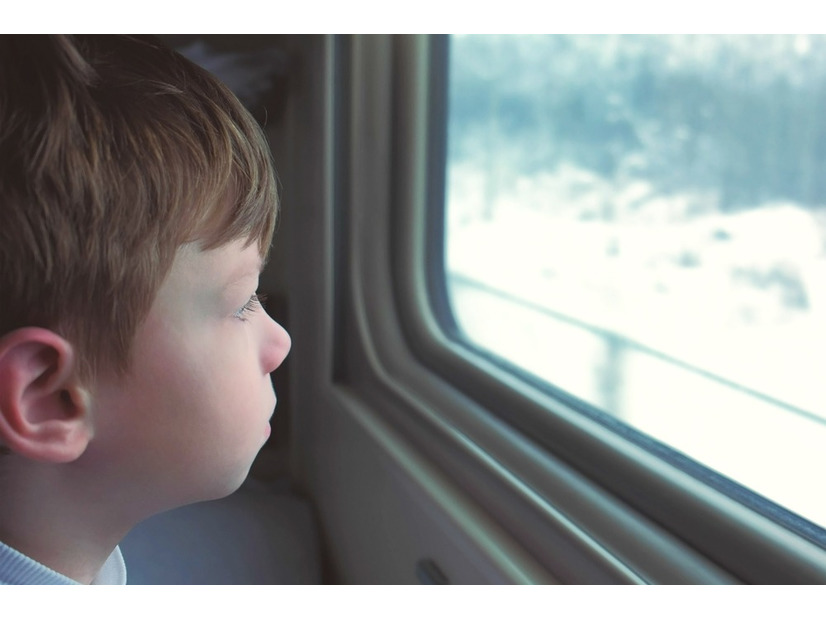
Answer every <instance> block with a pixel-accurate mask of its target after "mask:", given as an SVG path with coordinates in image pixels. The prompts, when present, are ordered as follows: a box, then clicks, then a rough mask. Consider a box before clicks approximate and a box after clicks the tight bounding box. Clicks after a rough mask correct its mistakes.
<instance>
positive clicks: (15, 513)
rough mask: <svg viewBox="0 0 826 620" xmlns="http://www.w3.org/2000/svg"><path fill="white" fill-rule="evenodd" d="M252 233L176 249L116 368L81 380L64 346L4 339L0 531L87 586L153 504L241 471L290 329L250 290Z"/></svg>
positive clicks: (262, 424) (269, 406) (204, 496)
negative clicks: (210, 246) (248, 240)
mask: <svg viewBox="0 0 826 620" xmlns="http://www.w3.org/2000/svg"><path fill="white" fill-rule="evenodd" d="M260 269H261V260H260V256H259V253H258V249H257V246H256V244H254V243H253V244H251V245H249V246H246V247H245V244H244V243H243V242H240V241H239V242H233V243H230V244H227V245H226V246H223V247H220V248H217V249H215V250H210V251H206V252H204V251H201V250H200V249H199V248H198V246H197V244H188V245H185V246H183V247H182V248H181V249H179V251H178V254H177V256H176V259H175V262H174V264H173V267H172V269H171V271H170V273H169V274H168V276H167V278H166V279H165V280H164V282H163V284H162V286H161V287H160V290H159V291H158V294H157V296H156V298H155V300H154V302H153V305H152V307H151V309H150V311H149V314H148V315H147V317H146V319H145V320H144V322H143V323H142V324H141V326H140V327H139V329H138V332H137V333H136V336H135V340H134V345H133V351H132V359H131V363H130V367H129V371H128V372H127V373H126V375H125V376H118V375H116V374H115V373H111V372H103V373H101V374H100V375H99V377H98V379H97V380H96V381H95V382H94V384H93V385H90V386H86V385H82V384H80V383H79V382H78V381H77V379H76V378H75V373H74V364H75V359H74V351H73V348H72V346H71V344H70V343H68V342H66V341H65V340H63V339H62V338H60V337H59V336H58V335H56V334H54V333H53V332H50V331H48V330H43V329H38V328H25V329H23V330H17V331H16V332H12V333H11V334H7V335H6V336H4V337H3V338H0V438H2V441H3V443H4V444H5V445H6V446H8V447H9V448H11V449H12V451H13V452H14V453H15V454H13V455H12V456H9V457H4V459H0V497H3V502H2V504H0V540H2V541H3V542H5V543H6V544H8V545H10V546H12V547H14V548H16V549H17V550H19V551H21V552H22V553H24V554H26V555H28V556H30V557H32V558H34V559H36V560H38V561H39V562H41V563H42V564H45V565H46V566H49V567H51V568H53V569H55V570H57V571H58V572H61V573H63V574H65V575H67V576H69V577H71V578H73V579H75V580H77V581H80V582H81V583H89V582H90V581H91V580H92V579H93V577H94V576H95V574H97V572H98V570H99V569H100V567H101V566H102V565H103V562H104V561H105V560H106V558H107V557H108V556H109V554H110V553H111V552H112V549H113V548H114V546H115V545H117V544H118V542H119V541H120V540H121V539H122V538H123V536H124V535H125V534H126V533H127V532H128V531H129V530H130V529H131V528H132V527H133V526H134V525H135V524H137V523H138V522H140V521H141V520H143V519H145V518H146V517H148V516H151V515H152V514H155V513H158V512H161V511H163V510H168V509H170V508H174V507H176V506H181V505H184V504H188V503H192V502H196V501H202V500H208V499H215V498H219V497H223V496H225V495H228V494H229V493H231V492H233V491H234V490H235V489H237V488H238V486H239V485H240V484H241V482H243V480H244V478H245V477H246V475H247V473H248V472H249V468H250V466H251V464H252V461H253V459H254V457H255V455H256V454H257V452H258V451H259V450H260V448H261V447H262V445H263V444H264V442H265V441H266V439H267V437H268V436H269V419H270V417H271V415H272V413H273V410H274V407H275V402H276V398H275V393H274V391H273V388H272V383H271V381H270V377H269V373H270V372H272V371H273V370H275V369H276V368H277V367H278V366H279V365H280V364H281V363H282V362H283V360H284V358H285V357H286V356H287V353H288V352H289V349H290V338H289V335H288V334H287V332H286V331H285V330H284V329H283V328H282V327H281V326H280V325H278V324H277V323H276V322H275V321H273V320H272V319H271V318H270V317H269V316H268V315H267V314H266V312H264V310H263V308H261V307H260V304H258V303H257V302H256V301H255V297H254V293H255V290H256V288H257V286H258V276H259V272H260Z"/></svg>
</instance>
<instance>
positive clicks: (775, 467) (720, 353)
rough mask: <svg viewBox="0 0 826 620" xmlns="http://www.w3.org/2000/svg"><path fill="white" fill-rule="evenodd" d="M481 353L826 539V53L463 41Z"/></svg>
mask: <svg viewBox="0 0 826 620" xmlns="http://www.w3.org/2000/svg"><path fill="white" fill-rule="evenodd" d="M450 75H451V83H450V102H449V109H450V117H449V126H448V135H449V139H448V190H447V215H446V217H447V238H446V244H447V245H446V257H447V258H446V260H447V278H448V285H449V286H448V289H449V295H450V298H451V303H452V307H453V311H454V314H455V316H456V320H457V323H458V324H459V326H460V329H461V330H462V331H463V332H464V335H465V336H466V338H467V339H468V340H469V341H471V342H473V343H474V344H476V345H477V346H480V347H482V348H484V349H487V350H489V351H491V352H493V353H495V354H496V355H498V356H501V357H503V358H505V359H507V360H509V361H511V362H512V363H514V364H516V365H518V366H520V367H522V368H524V369H525V370H526V371H528V372H530V373H532V374H534V375H536V376H537V377H540V378H542V379H543V380H545V381H547V382H548V383H550V384H553V385H554V386H556V387H558V388H560V389H562V390H564V391H566V392H568V393H570V394H571V395H573V396H576V397H577V398H579V399H581V400H583V401H586V402H588V403H590V404H592V405H594V406H596V407H599V408H600V409H602V410H603V411H605V412H606V413H609V414H611V415H613V416H615V417H617V418H618V419H620V420H622V421H623V422H625V423H627V424H629V425H631V426H634V427H636V428H638V429H639V430H641V431H643V432H644V433H646V434H648V435H650V436H652V437H655V438H657V439H659V440H661V441H663V442H665V443H667V444H669V445H671V446H672V447H674V448H675V449H677V450H679V451H681V452H684V453H685V454H687V455H689V456H691V457H692V458H694V459H696V460H698V461H701V462H702V463H704V464H705V465H707V466H709V467H711V468H713V469H715V470H717V471H719V472H720V473H722V474H724V475H726V476H729V477H731V478H732V479H734V480H736V481H738V482H740V483H742V484H744V485H746V486H748V487H750V488H752V489H753V490H755V491H757V492H758V493H760V494H762V495H765V496H766V497H768V498H770V499H772V500H774V501H776V502H778V503H780V504H781V505H784V506H786V507H787V508H789V509H791V510H793V511H795V512H797V513H799V514H801V515H802V516H804V517H806V518H808V519H811V520H813V521H815V522H818V523H821V524H824V523H826V494H823V493H821V492H820V491H819V487H820V485H819V484H816V482H819V478H820V475H821V474H822V473H823V472H824V471H826V380H824V379H826V377H824V375H826V105H824V104H826V37H822V36H806V35H777V36H775V35H767V36H763V35H760V36H749V35H739V36H738V35H734V36H714V35H696V36H689V35H680V36H658V35H639V36H620V35H606V36H583V35H556V36H529V37H516V36H460V37H454V38H453V40H452V41H451V65H450Z"/></svg>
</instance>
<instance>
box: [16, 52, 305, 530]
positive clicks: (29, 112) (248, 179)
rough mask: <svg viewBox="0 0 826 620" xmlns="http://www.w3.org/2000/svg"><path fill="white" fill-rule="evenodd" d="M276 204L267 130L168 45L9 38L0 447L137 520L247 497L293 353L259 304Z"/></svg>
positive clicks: (60, 486) (49, 476) (52, 479)
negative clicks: (277, 378) (277, 373)
mask: <svg viewBox="0 0 826 620" xmlns="http://www.w3.org/2000/svg"><path fill="white" fill-rule="evenodd" d="M276 200H277V198H276V187H275V179H274V171H273V167H272V163H271V159H270V153H269V149H268V147H267V145H266V142H265V139H264V137H263V135H262V132H261V130H260V128H259V127H258V125H257V124H256V122H255V121H254V120H253V118H252V117H251V116H250V115H249V113H248V112H247V111H246V110H245V109H244V108H243V107H242V105H241V104H240V103H239V102H238V100H237V99H236V98H235V97H234V96H233V95H232V94H231V93H230V92H229V91H228V90H227V89H226V88H225V87H224V86H223V85H222V84H221V83H220V82H219V81H218V80H216V79H215V78H214V77H213V76H211V75H210V74H209V73H207V72H206V71H204V70H202V69H200V68H199V67H197V66H196V65H194V64H192V63H190V62H189V61H187V60H186V59H184V58H183V57H181V56H179V55H178V54H176V53H175V52H173V51H171V50H169V49H168V48H166V47H165V46H163V45H162V44H160V43H158V42H156V41H154V40H153V39H148V38H141V37H114V36H84V37H73V38H72V37H60V36H54V37H28V36H14V37H0V446H3V445H5V446H6V447H7V448H10V449H11V450H12V451H13V452H15V453H17V454H18V455H19V456H22V457H24V460H25V461H26V462H27V463H36V462H46V463H47V464H49V463H58V464H59V463H72V468H70V469H64V470H61V471H62V473H61V476H63V477H62V478H60V484H57V482H56V480H58V479H57V478H55V477H54V476H53V474H52V473H48V474H42V472H41V474H42V476H43V480H45V481H49V484H50V485H51V486H52V488H55V489H68V488H69V487H73V488H74V491H75V496H77V497H78V498H81V497H83V494H84V493H89V494H90V495H89V498H90V500H92V501H96V500H95V498H97V497H100V496H106V497H112V493H115V492H117V493H118V501H119V504H118V505H119V507H120V508H121V509H122V510H124V511H128V510H129V504H130V502H131V501H134V503H135V506H134V508H135V509H134V510H133V511H132V512H133V513H135V514H137V513H136V511H143V512H146V513H149V512H151V511H153V510H156V509H163V508H169V507H171V506H173V505H175V504H180V503H186V502H189V501H197V500H199V499H207V498H209V497H217V496H220V495H222V494H225V493H227V492H230V491H231V490H233V488H234V487H237V485H238V484H240V482H241V480H243V477H244V476H245V475H246V471H247V470H248V468H249V465H250V463H251V461H252V458H253V457H254V455H255V453H256V452H257V451H258V449H259V448H260V447H261V445H262V444H263V442H264V441H265V439H266V436H267V433H268V428H269V427H268V425H267V422H268V420H269V417H270V415H271V413H272V409H273V406H274V403H275V398H274V394H273V391H272V385H271V383H270V380H269V373H270V372H271V371H272V370H274V368H276V367H277V366H278V365H279V364H280V363H281V362H282V361H283V359H284V357H285V356H286V355H287V352H288V350H289V347H290V341H289V337H288V336H287V334H286V332H285V331H284V330H283V329H282V328H281V327H280V326H278V325H277V324H276V323H275V322H274V321H272V319H270V318H269V317H268V316H267V315H266V313H265V312H263V310H262V309H261V308H260V306H259V304H258V302H257V298H256V296H255V290H256V288H257V285H258V274H259V272H260V269H261V265H262V263H263V260H264V258H265V255H266V252H267V250H268V248H269V245H270V241H271V237H272V234H273V228H274V222H275V217H276V207H277V205H276ZM15 462H16V463H17V462H22V461H15ZM38 471H40V470H38ZM50 472H51V470H50ZM176 472H177V474H178V475H176ZM41 474H38V475H41ZM0 478H2V477H0ZM69 482H72V484H71V485H70V484H68V483H69ZM81 488H82V489H84V490H83V491H82V492H80V491H78V490H79V489H81ZM136 489H137V490H138V491H139V492H137V491H136ZM66 492H67V493H68V492H69V491H66ZM113 501H114V500H113ZM0 512H2V511H0Z"/></svg>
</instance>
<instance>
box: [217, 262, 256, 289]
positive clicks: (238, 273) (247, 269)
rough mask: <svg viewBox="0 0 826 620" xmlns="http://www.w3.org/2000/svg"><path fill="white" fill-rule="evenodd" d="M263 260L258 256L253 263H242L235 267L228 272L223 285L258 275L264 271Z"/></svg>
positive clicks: (229, 284)
mask: <svg viewBox="0 0 826 620" xmlns="http://www.w3.org/2000/svg"><path fill="white" fill-rule="evenodd" d="M264 265H265V263H264V260H263V259H262V258H261V257H260V256H259V257H258V260H257V261H256V262H255V264H250V263H246V264H244V265H241V266H239V267H238V268H237V269H235V270H234V271H233V272H232V273H230V274H229V277H228V278H227V280H226V282H225V283H224V287H227V288H228V287H230V286H234V285H235V284H237V283H238V282H240V281H241V280H244V279H246V278H251V277H253V276H254V277H256V278H257V277H258V276H260V275H261V272H263V271H264Z"/></svg>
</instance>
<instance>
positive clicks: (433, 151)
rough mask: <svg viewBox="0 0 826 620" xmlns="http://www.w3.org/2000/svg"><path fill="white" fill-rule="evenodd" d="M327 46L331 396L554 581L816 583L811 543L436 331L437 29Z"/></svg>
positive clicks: (820, 556) (818, 556) (439, 183)
mask: <svg viewBox="0 0 826 620" xmlns="http://www.w3.org/2000/svg"><path fill="white" fill-rule="evenodd" d="M338 41H339V42H340V44H339V45H338V46H337V50H338V53H340V54H344V55H345V56H346V58H347V60H346V62H347V72H349V73H350V74H351V75H352V78H351V81H349V82H348V83H347V84H341V83H339V84H338V87H337V88H338V90H337V93H338V96H339V97H340V98H343V99H344V100H346V102H347V105H346V108H345V112H344V115H343V116H340V117H337V118H339V120H340V121H345V120H346V119H349V122H348V123H346V130H343V131H342V132H340V135H339V137H338V139H337V144H338V146H337V147H336V148H335V153H336V156H335V162H333V165H332V167H333V169H334V172H333V186H334V187H336V188H338V189H339V190H341V191H340V192H335V193H336V194H338V193H340V194H341V195H342V196H343V197H342V198H340V199H337V200H341V201H342V202H346V204H340V205H335V204H334V205H333V207H332V208H333V210H334V213H335V214H336V215H335V218H336V221H335V228H334V231H333V237H334V239H335V247H336V248H337V249H336V250H335V254H334V256H335V261H334V263H335V264H334V265H333V278H334V281H335V283H336V284H335V286H336V290H337V293H336V294H335V295H334V299H333V317H335V318H334V321H335V323H336V329H335V330H334V341H333V352H332V360H333V362H332V363H331V380H332V384H331V387H330V390H331V396H332V397H333V398H339V399H340V400H348V401H349V400H351V399H352V398H353V397H355V399H356V401H357V402H359V403H362V405H363V406H362V409H361V412H360V413H359V415H360V416H362V419H363V420H364V423H365V424H368V425H370V424H372V425H377V427H378V426H380V427H382V428H387V429H390V430H393V431H394V432H397V433H400V434H401V435H402V436H403V437H404V438H405V439H404V440H405V441H406V442H409V447H410V449H411V450H413V451H414V452H415V453H416V454H418V455H421V457H422V458H424V459H425V460H426V461H427V462H428V463H429V464H430V465H432V466H433V467H435V468H436V469H437V470H438V471H440V472H441V473H442V474H443V475H445V476H447V477H448V478H449V479H450V480H451V481H452V482H453V483H455V484H456V485H458V486H459V487H460V488H461V489H462V490H463V491H464V492H465V493H467V494H468V496H469V497H470V498H471V499H472V501H473V502H475V504H476V505H477V506H478V507H479V508H480V509H482V510H483V511H484V512H485V514H487V515H489V516H490V518H492V519H493V521H494V522H496V523H498V524H500V525H501V526H502V527H503V528H504V529H505V530H506V531H507V532H508V533H509V535H510V536H512V537H513V539H514V540H515V541H517V543H518V544H520V545H522V547H523V549H525V550H530V551H529V554H530V556H531V557H532V558H533V559H534V560H536V561H537V562H538V563H539V565H540V566H542V567H544V568H545V569H547V570H548V571H549V573H550V574H552V575H553V576H554V577H555V578H557V579H559V580H561V581H563V582H575V583H581V582H588V583H595V582H599V583H603V582H607V583H615V582H619V583H640V582H664V583H721V582H730V581H735V582H736V581H744V582H754V583H823V582H826V551H824V550H823V549H822V548H820V547H819V546H817V545H815V544H813V543H811V542H810V541H808V540H806V539H805V538H804V537H802V536H800V535H798V534H797V533H795V532H792V531H790V530H789V529H787V528H785V527H783V526H782V525H780V524H778V523H776V522H775V521H773V520H771V519H769V518H767V517H765V516H763V515H762V514H759V513H757V512H755V511H754V510H752V509H751V508H749V507H748V506H746V505H744V504H742V503H740V502H738V501H736V500H734V499H732V498H731V497H729V496H728V495H726V494H725V493H722V492H721V491H719V490H718V489H715V488H713V487H712V486H709V485H708V484H707V483H706V482H704V481H702V480H699V479H697V478H696V477H694V476H692V475H689V474H688V473H686V472H685V471H683V470H682V469H680V468H679V467H676V466H675V465H674V464H673V463H669V462H667V461H665V460H663V459H661V458H659V457H658V456H656V455H655V454H652V452H651V451H649V450H648V449H646V448H644V447H642V446H640V445H639V444H638V443H637V442H636V441H633V440H631V439H630V438H629V437H628V436H625V435H623V434H622V433H618V432H616V429H612V428H610V427H608V426H606V425H605V424H602V423H600V422H598V421H597V420H595V419H592V418H590V417H588V416H584V415H582V413H581V411H578V410H577V409H575V408H574V407H572V406H571V404H570V403H566V402H565V401H563V400H562V399H560V398H559V397H557V396H554V395H553V394H551V393H549V392H548V391H543V390H541V389H538V387H537V386H536V385H532V384H531V383H530V382H528V381H525V380H523V379H522V378H521V377H520V376H518V375H515V374H512V373H509V372H508V371H506V370H504V369H503V368H502V367H501V366H499V365H498V364H495V363H493V362H492V361H491V360H490V359H487V358H486V357H485V356H483V355H481V354H479V353H478V352H476V351H474V350H473V349H471V348H469V347H467V346H464V345H462V344H460V343H459V342H457V341H456V340H455V334H456V331H455V325H454V326H451V325H450V324H448V326H447V329H445V328H444V327H443V326H442V325H441V324H440V321H439V318H438V317H439V315H441V316H445V313H444V304H445V303H446V293H445V291H444V289H443V287H442V288H440V285H439V284H438V280H437V279H434V277H433V276H434V270H439V269H441V267H442V264H443V261H442V260H441V259H440V260H433V257H434V256H435V257H436V258H439V257H440V256H441V254H440V253H442V252H443V250H440V249H439V247H438V246H439V244H438V243H437V244H435V246H434V238H439V237H438V234H439V232H440V229H439V227H440V224H439V222H438V221H437V220H438V218H433V217H429V218H428V217H427V214H428V213H430V214H432V213H433V205H434V204H435V203H436V201H443V196H444V178H443V177H444V172H443V171H444V148H443V140H444V135H443V132H444V129H443V128H442V129H441V131H442V135H440V128H439V126H438V123H434V122H433V119H434V118H439V115H441V118H442V119H444V118H445V116H444V114H445V97H446V94H445V82H444V81H443V80H445V79H446V77H447V67H446V65H445V58H446V57H445V55H444V54H445V51H446V46H447V43H446V40H445V38H444V37H439V36H424V35H422V36H409V35H405V36H389V35H388V36H384V35H382V36H378V35H364V36H353V37H346V38H339V39H338ZM440 140H441V142H440ZM440 153H441V154H440ZM440 171H441V172H440ZM440 175H441V178H440ZM434 236H435V237H434ZM387 447H388V450H391V451H392V450H394V449H395V448H394V446H393V445H392V441H391V443H390V444H388V446H387ZM563 560H564V561H563ZM534 574H536V573H534Z"/></svg>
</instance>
